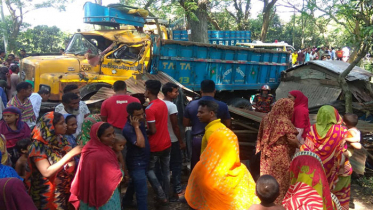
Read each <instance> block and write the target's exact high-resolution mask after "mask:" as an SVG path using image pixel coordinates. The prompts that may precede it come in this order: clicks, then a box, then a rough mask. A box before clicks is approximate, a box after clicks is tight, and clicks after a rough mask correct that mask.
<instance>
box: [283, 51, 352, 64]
mask: <svg viewBox="0 0 373 210" xmlns="http://www.w3.org/2000/svg"><path fill="white" fill-rule="evenodd" d="M289 53H290V57H289V64H290V66H297V65H301V64H304V63H307V62H309V61H313V60H322V61H332V60H339V61H342V60H343V61H346V60H345V59H346V57H348V52H347V50H342V48H328V47H320V48H316V47H313V48H311V47H310V48H304V49H300V50H298V51H294V52H291V50H289Z"/></svg>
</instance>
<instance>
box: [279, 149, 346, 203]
mask: <svg viewBox="0 0 373 210" xmlns="http://www.w3.org/2000/svg"><path fill="white" fill-rule="evenodd" d="M289 170H290V178H291V179H290V183H291V185H290V187H289V190H288V191H287V193H286V195H285V198H284V200H283V202H282V205H283V206H284V207H285V208H286V209H287V210H297V209H320V210H321V209H323V210H334V209H338V210H339V209H340V204H339V201H338V199H336V197H335V196H334V195H333V194H332V193H331V192H330V189H329V183H328V180H327V178H326V176H325V172H324V168H323V164H322V161H321V159H320V157H319V156H318V155H316V154H315V153H313V152H310V151H303V152H298V153H297V154H295V156H294V158H293V161H292V162H291V165H290V168H289Z"/></svg>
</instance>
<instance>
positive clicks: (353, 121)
mask: <svg viewBox="0 0 373 210" xmlns="http://www.w3.org/2000/svg"><path fill="white" fill-rule="evenodd" d="M358 121H359V119H358V116H357V115H356V114H350V113H347V114H345V115H344V116H343V122H344V123H345V124H346V127H347V128H348V131H347V134H346V138H345V140H346V143H345V145H344V151H343V156H342V161H341V165H344V163H345V160H346V159H348V158H351V156H352V155H353V154H354V150H355V149H361V144H360V131H359V130H358V129H357V128H356V125H357V123H358Z"/></svg>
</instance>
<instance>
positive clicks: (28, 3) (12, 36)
mask: <svg viewBox="0 0 373 210" xmlns="http://www.w3.org/2000/svg"><path fill="white" fill-rule="evenodd" d="M68 1H69V0H45V1H43V2H41V3H34V2H33V1H32V0H4V2H5V5H6V7H7V8H8V10H9V13H10V17H11V20H12V24H11V27H10V28H9V37H8V38H9V40H8V42H9V43H8V44H9V46H8V48H9V52H15V51H16V40H17V37H18V35H19V33H20V29H21V27H22V24H23V19H24V15H26V14H27V13H28V12H30V11H33V10H37V9H41V8H55V9H58V10H64V9H65V6H64V5H65V4H66V3H67V2H68Z"/></svg>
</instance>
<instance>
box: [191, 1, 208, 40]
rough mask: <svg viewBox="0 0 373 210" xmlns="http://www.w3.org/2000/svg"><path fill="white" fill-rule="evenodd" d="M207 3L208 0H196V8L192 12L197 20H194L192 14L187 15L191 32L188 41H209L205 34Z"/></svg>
mask: <svg viewBox="0 0 373 210" xmlns="http://www.w3.org/2000/svg"><path fill="white" fill-rule="evenodd" d="M207 3H208V0H198V9H196V10H195V11H194V12H193V13H194V14H195V16H196V17H197V18H198V20H196V19H195V17H194V18H193V16H192V14H188V15H187V19H188V22H189V25H190V29H191V31H192V34H191V35H190V41H192V42H202V43H209V38H208V34H207V28H208V24H207V23H208V14H207Z"/></svg>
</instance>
